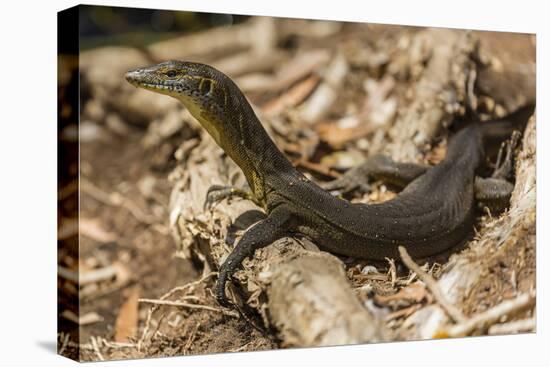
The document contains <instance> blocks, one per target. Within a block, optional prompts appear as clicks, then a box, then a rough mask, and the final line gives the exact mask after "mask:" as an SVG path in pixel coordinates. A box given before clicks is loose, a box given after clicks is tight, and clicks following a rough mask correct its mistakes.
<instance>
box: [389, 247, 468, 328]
mask: <svg viewBox="0 0 550 367" xmlns="http://www.w3.org/2000/svg"><path fill="white" fill-rule="evenodd" d="M399 254H400V255H401V259H402V260H403V263H404V264H405V265H406V266H407V267H408V268H409V269H410V270H411V271H414V272H415V273H416V275H417V276H418V278H419V279H420V280H422V281H423V282H424V283H425V284H426V287H428V289H429V290H430V292H432V294H433V296H434V298H435V299H436V301H437V302H438V303H439V305H440V306H441V307H442V308H443V309H444V310H445V312H447V314H448V315H449V316H450V317H451V319H453V320H454V321H455V322H460V323H463V322H466V317H465V316H464V315H463V314H462V312H461V311H460V310H459V309H458V308H456V307H455V306H454V305H452V304H450V303H449V302H448V301H447V299H446V298H445V295H444V294H443V292H441V289H439V286H438V284H437V282H436V281H435V280H434V279H433V278H432V277H431V276H430V275H429V274H428V273H426V272H425V271H424V270H422V269H421V268H420V266H418V264H416V263H415V262H414V261H413V259H412V258H411V256H410V255H409V254H408V253H407V250H406V249H405V247H403V246H399Z"/></svg>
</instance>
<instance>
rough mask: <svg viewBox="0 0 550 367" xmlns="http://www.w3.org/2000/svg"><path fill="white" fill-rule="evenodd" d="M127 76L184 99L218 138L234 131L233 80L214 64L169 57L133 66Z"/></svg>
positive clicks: (145, 86) (141, 85)
mask: <svg viewBox="0 0 550 367" xmlns="http://www.w3.org/2000/svg"><path fill="white" fill-rule="evenodd" d="M125 77H126V80H127V81H128V82H129V83H130V84H132V85H134V86H136V87H138V88H142V89H146V90H149V91H153V92H156V93H160V94H165V95H168V96H171V97H174V98H176V99H178V100H180V101H181V102H182V103H183V104H184V105H185V107H186V108H187V109H188V110H189V112H191V114H192V115H193V116H194V117H195V118H196V119H197V120H198V121H199V122H200V123H201V124H202V125H203V126H204V128H206V130H207V131H208V132H209V133H210V135H212V137H213V138H214V139H215V140H216V142H217V143H218V144H220V145H222V142H221V136H222V135H227V134H230V133H231V130H232V126H228V125H230V124H232V123H234V122H233V121H234V119H229V118H227V117H226V116H227V114H228V110H234V108H231V107H232V105H231V104H232V103H234V100H233V99H234V97H232V96H231V95H232V94H234V93H230V91H229V90H228V89H229V88H230V87H231V86H232V85H233V82H232V81H231V79H229V77H227V76H226V75H225V74H223V73H221V72H220V71H218V70H216V69H214V68H213V67H211V66H208V65H205V64H200V63H194V62H187V61H167V62H163V63H160V64H157V65H154V66H149V67H144V68H139V69H134V70H130V71H128V72H127V73H126V75H125Z"/></svg>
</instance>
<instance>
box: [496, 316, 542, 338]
mask: <svg viewBox="0 0 550 367" xmlns="http://www.w3.org/2000/svg"><path fill="white" fill-rule="evenodd" d="M536 326H537V321H536V320H535V318H534V317H531V318H528V319H523V320H517V321H512V322H508V323H506V324H495V325H492V326H491V327H490V328H489V331H488V333H489V335H505V334H517V333H525V332H529V331H534V330H535V328H536Z"/></svg>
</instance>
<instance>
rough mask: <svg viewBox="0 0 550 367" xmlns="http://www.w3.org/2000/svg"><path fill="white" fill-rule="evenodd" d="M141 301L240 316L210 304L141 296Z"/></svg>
mask: <svg viewBox="0 0 550 367" xmlns="http://www.w3.org/2000/svg"><path fill="white" fill-rule="evenodd" d="M138 301H139V302H140V303H149V304H153V305H160V306H174V307H183V308H191V309H198V310H208V311H214V312H221V313H223V314H225V315H228V316H235V317H238V314H236V313H234V312H231V311H226V310H224V309H223V308H219V307H213V306H208V305H196V304H193V303H187V302H178V301H168V300H160V299H148V298H140V299H139V300H138Z"/></svg>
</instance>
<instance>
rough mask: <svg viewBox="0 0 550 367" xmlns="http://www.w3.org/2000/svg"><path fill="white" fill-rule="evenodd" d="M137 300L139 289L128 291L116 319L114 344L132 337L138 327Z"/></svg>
mask: <svg viewBox="0 0 550 367" xmlns="http://www.w3.org/2000/svg"><path fill="white" fill-rule="evenodd" d="M138 299H139V289H138V288H137V287H134V288H132V289H131V290H130V292H129V295H128V297H127V298H126V301H125V302H124V303H123V304H122V306H121V307H120V311H119V312H118V316H117V318H116V322H115V341H116V342H119V343H125V342H128V341H129V340H130V339H131V338H133V337H134V335H135V333H136V331H137V325H138Z"/></svg>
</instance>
